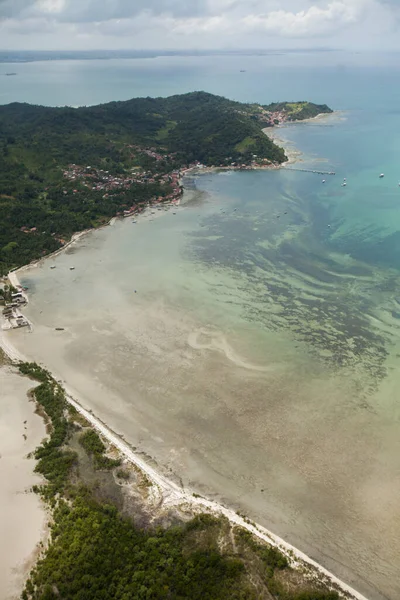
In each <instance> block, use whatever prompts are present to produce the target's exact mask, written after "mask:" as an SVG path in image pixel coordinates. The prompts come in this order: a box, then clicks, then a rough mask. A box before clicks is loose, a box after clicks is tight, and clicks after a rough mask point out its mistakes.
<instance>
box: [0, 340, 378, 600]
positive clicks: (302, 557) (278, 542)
mask: <svg viewBox="0 0 400 600" xmlns="http://www.w3.org/2000/svg"><path fill="white" fill-rule="evenodd" d="M0 348H1V349H2V350H3V352H4V353H5V354H7V356H8V357H9V358H10V359H11V360H12V361H15V362H19V361H23V362H25V361H28V358H27V357H24V356H23V355H22V354H20V353H19V352H18V351H17V350H16V349H15V348H14V347H13V346H12V345H11V344H9V342H7V341H6V340H5V339H4V334H3V333H2V332H0ZM53 376H54V377H55V378H56V379H58V376H57V374H55V373H53ZM63 387H64V390H65V395H66V400H67V402H68V403H69V404H71V405H72V406H73V407H74V408H75V409H76V410H77V411H78V412H79V413H80V414H81V415H82V416H83V417H84V418H85V419H86V420H87V421H88V422H89V423H90V424H91V425H92V427H93V428H94V429H96V430H97V431H98V432H99V433H100V434H101V435H102V436H104V438H105V439H106V440H107V441H108V443H109V444H110V445H111V446H113V447H115V448H116V449H117V450H118V451H119V452H120V454H121V455H122V456H123V457H124V458H125V459H127V460H128V461H129V462H130V463H132V464H133V465H134V466H135V467H137V468H138V469H140V470H141V471H142V472H143V473H144V474H145V475H146V477H148V479H149V480H150V481H151V483H152V485H153V486H154V487H155V489H156V490H157V496H158V497H157V498H156V502H155V503H157V504H158V505H162V506H164V507H165V508H172V507H178V506H180V507H184V508H186V509H188V510H189V511H191V512H193V513H194V514H195V513H196V512H207V511H208V512H210V513H212V514H215V515H218V516H219V515H222V516H225V517H227V518H228V519H229V521H230V522H231V523H233V524H235V525H238V526H240V527H242V528H244V529H246V530H247V531H249V532H250V533H252V534H253V535H255V536H256V537H258V538H259V539H260V540H262V541H264V542H267V543H268V544H270V545H272V546H273V547H276V548H278V549H279V550H281V551H282V552H283V553H284V554H285V555H286V556H287V557H288V559H289V561H290V563H291V564H292V566H293V567H295V568H300V569H301V570H302V571H306V572H307V577H309V578H311V579H314V580H315V579H317V580H319V581H322V582H323V583H325V585H328V586H329V587H331V588H332V589H333V590H335V591H337V592H339V593H340V594H341V595H342V597H344V598H348V599H349V600H368V599H367V598H366V597H365V596H364V595H362V594H361V593H360V592H357V591H356V590H355V589H353V588H352V587H351V586H350V585H348V584H346V583H345V582H344V581H342V580H341V579H339V578H338V577H336V576H335V575H334V574H333V573H331V572H330V571H329V570H328V569H325V567H323V566H322V565H320V564H318V563H317V562H316V561H314V560H313V559H312V558H310V557H309V556H307V555H306V554H305V553H304V552H302V551H301V550H299V549H298V548H296V547H294V546H292V545H291V544H289V543H288V542H286V541H285V540H283V539H282V538H280V537H279V536H277V535H275V534H274V533H273V532H272V531H269V530H268V529H267V528H265V527H263V526H261V525H259V524H257V523H254V522H253V521H250V520H249V519H248V518H247V517H246V516H241V515H239V514H237V513H236V512H234V511H233V510H232V509H230V508H228V507H226V506H224V505H222V504H220V503H218V502H215V501H213V500H209V499H207V498H203V497H200V496H198V495H197V494H195V493H194V492H193V491H192V490H191V489H190V488H189V487H186V488H183V487H181V486H179V485H178V484H176V483H174V482H173V481H172V480H170V479H169V478H167V477H165V476H164V475H162V474H161V473H159V472H158V471H157V470H156V469H154V468H153V467H152V466H151V465H150V464H148V463H147V462H146V461H145V460H143V458H142V457H141V456H140V455H139V454H138V453H136V452H135V451H134V450H133V449H132V447H131V446H130V445H129V444H128V443H127V442H125V441H124V440H123V439H122V438H121V437H120V436H118V435H117V434H116V433H115V432H113V431H112V430H111V429H110V428H108V427H107V425H106V424H105V423H103V422H102V421H101V420H100V419H99V418H97V417H96V416H95V415H94V414H93V412H92V411H91V410H88V409H86V408H84V407H83V406H82V404H81V403H80V402H79V400H78V399H76V397H74V395H73V394H72V392H71V391H70V390H69V389H68V385H65V384H63ZM153 501H154V500H153Z"/></svg>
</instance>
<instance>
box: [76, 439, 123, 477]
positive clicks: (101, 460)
mask: <svg viewBox="0 0 400 600" xmlns="http://www.w3.org/2000/svg"><path fill="white" fill-rule="evenodd" d="M79 443H80V444H81V446H82V447H83V448H84V449H85V450H86V452H87V454H89V456H92V458H93V460H94V464H95V467H96V469H102V470H109V469H114V468H115V467H119V466H120V465H121V460H120V459H119V458H117V459H115V458H109V457H108V456H105V454H104V453H105V451H106V447H105V445H104V444H103V442H102V441H101V439H100V436H99V435H98V434H97V432H96V431H95V430H94V429H87V430H86V431H85V433H82V434H81V436H80V437H79Z"/></svg>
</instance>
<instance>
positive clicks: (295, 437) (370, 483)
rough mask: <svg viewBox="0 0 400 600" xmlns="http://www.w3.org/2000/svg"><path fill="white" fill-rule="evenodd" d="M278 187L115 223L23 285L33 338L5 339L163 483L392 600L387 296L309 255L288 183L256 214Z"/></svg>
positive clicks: (393, 360)
mask: <svg viewBox="0 0 400 600" xmlns="http://www.w3.org/2000/svg"><path fill="white" fill-rule="evenodd" d="M292 176H293V174H290V173H289V172H287V173H284V171H281V172H280V173H275V172H274V173H269V174H268V179H267V178H266V177H267V175H266V174H263V173H260V174H257V175H254V174H252V175H251V177H250V175H247V174H243V176H242V177H240V181H244V182H246V185H248V186H250V187H251V193H250V192H249V201H248V202H247V204H243V202H242V203H237V204H235V201H234V200H232V199H231V198H230V194H223V198H222V199H221V201H217V202H215V205H213V204H212V202H210V201H208V200H207V198H206V199H204V203H203V205H202V207H201V211H200V210H199V208H198V207H196V208H193V207H192V208H191V207H190V206H189V207H188V208H186V209H184V210H182V211H178V212H177V214H176V215H175V216H173V215H172V214H166V215H165V217H164V218H160V219H156V220H155V221H154V222H148V220H146V219H143V220H140V219H139V222H138V223H137V224H135V225H132V224H131V223H130V222H129V221H126V222H124V223H116V224H115V226H114V227H113V228H105V229H103V230H102V231H98V232H96V233H95V234H91V235H89V236H87V237H86V238H83V239H82V240H80V241H79V242H78V243H77V244H76V246H75V247H72V248H70V249H68V250H67V252H66V253H64V254H60V255H59V256H58V257H57V258H56V259H50V260H49V261H44V262H43V263H42V264H41V265H39V266H38V267H36V268H33V269H30V270H28V271H25V272H23V273H22V275H21V281H22V282H23V283H24V284H25V285H27V286H28V287H29V294H30V304H29V305H28V308H27V311H26V314H27V316H28V317H29V318H30V319H31V320H32V322H33V324H34V330H33V333H28V332H27V331H25V330H24V331H14V332H10V333H9V334H7V338H8V339H9V341H10V342H11V343H12V344H15V345H16V346H17V348H18V350H19V351H20V352H21V353H22V354H24V355H27V356H29V357H32V358H34V359H35V360H37V361H39V362H42V363H43V364H44V365H46V367H48V368H50V370H51V371H52V372H53V373H54V374H55V376H56V377H59V378H60V379H63V380H64V381H66V383H67V384H68V388H69V389H71V388H72V390H74V395H75V396H76V397H77V398H80V399H81V401H82V403H83V405H84V406H85V407H87V408H89V409H92V410H93V411H94V413H95V414H96V415H98V416H99V417H100V418H101V419H102V420H103V421H104V422H106V423H107V424H108V425H109V426H111V427H112V428H113V429H114V430H115V431H116V432H117V433H120V434H123V435H124V437H125V439H126V440H127V441H128V442H131V443H132V444H133V445H134V446H136V447H137V448H138V450H139V451H142V452H143V453H145V454H146V455H147V456H149V457H152V458H153V459H154V460H155V461H156V462H157V464H158V466H159V468H160V469H162V470H163V471H164V472H166V473H167V474H168V475H169V476H171V477H173V478H174V479H175V480H176V481H179V480H181V481H182V482H183V483H184V484H185V485H187V484H188V485H190V486H193V487H194V488H195V489H196V490H197V491H198V492H199V493H203V494H204V495H207V496H210V497H213V498H215V499H220V500H221V501H222V502H225V503H227V504H228V505H230V506H232V507H234V508H235V509H240V510H241V511H242V512H246V513H247V514H249V515H250V516H251V517H252V518H254V520H256V521H258V522H260V523H261V524H263V525H265V526H267V527H268V528H269V529H271V530H272V531H274V532H275V533H277V534H278V535H281V536H282V537H283V538H285V539H287V540H288V541H289V542H291V543H292V544H294V545H295V546H297V547H298V548H300V549H302V550H303V551H305V552H306V553H307V554H309V555H310V556H311V557H312V558H314V559H316V560H318V561H319V562H321V563H322V564H323V565H324V566H326V567H327V568H329V569H330V570H331V571H333V572H334V573H335V574H336V575H338V576H339V577H340V578H341V579H343V580H344V581H346V582H348V583H349V584H350V585H352V586H353V587H355V588H356V589H358V590H360V592H362V593H364V594H365V595H366V596H367V597H368V598H370V599H371V600H383V599H387V598H389V599H390V600H398V598H399V597H400V575H399V573H400V507H399V504H398V501H397V498H398V497H399V493H400V480H399V473H400V452H399V449H400V448H399V437H398V423H399V410H398V407H397V404H398V403H397V398H398V397H399V395H400V378H399V375H398V369H397V363H398V360H397V354H400V351H399V350H398V349H396V347H395V346H393V345H392V344H395V345H396V344H397V345H398V346H399V343H398V340H399V339H400V338H399V327H398V325H396V321H395V319H394V318H393V317H392V316H390V315H391V312H390V310H391V309H390V306H391V303H392V302H394V301H395V300H394V299H393V298H392V296H393V294H396V293H397V292H396V291H395V290H397V289H398V288H399V285H400V282H399V281H398V278H397V276H396V274H393V273H391V272H386V271H385V270H379V272H376V270H374V269H373V268H371V267H369V266H368V265H364V264H359V263H358V262H357V261H354V260H353V259H351V260H350V259H349V257H346V256H344V255H342V254H341V253H338V255H337V256H335V255H333V254H332V253H331V252H329V253H327V251H326V249H325V248H324V247H323V245H321V243H320V239H319V238H315V237H313V235H312V229H311V228H310V226H309V222H310V220H311V221H312V219H310V214H309V213H310V209H309V207H308V205H307V202H306V201H305V202H303V203H302V201H301V198H299V197H298V196H297V195H293V193H292V192H291V191H290V185H289V187H288V188H287V189H286V191H287V193H286V194H281V193H280V190H279V193H276V194H274V195H273V198H272V200H271V202H270V203H269V204H268V206H267V205H266V204H265V184H266V183H267V182H268V185H273V184H274V182H278V181H281V180H282V179H283V180H284V181H285V182H286V181H287V180H288V179H291V178H292ZM210 177H211V176H210ZM203 181H206V182H207V181H209V179H208V176H205V179H204V180H203ZM210 181H214V185H216V186H218V188H219V189H220V190H222V192H224V190H225V189H226V186H227V182H232V183H230V184H229V185H231V188H232V187H235V186H236V185H238V184H239V183H240V181H239V178H238V177H237V176H236V175H230V176H228V174H226V175H224V176H218V177H216V176H212V179H210ZM257 182H259V183H258V184H257ZM289 183H290V182H289ZM257 185H259V186H260V185H261V187H258V188H257ZM257 190H259V191H258V192H257ZM228 191H230V190H228ZM283 191H285V190H283ZM220 193H221V192H220ZM257 194H260V196H261V198H260V200H257V197H256V196H257ZM235 209H236V210H235ZM200 213H201V214H200ZM228 213H229V214H228ZM286 213H288V216H286ZM277 214H280V215H281V218H280V219H279V220H278V221H279V225H278V221H277V219H276V216H277ZM290 215H291V217H290V218H289V216H290ZM312 216H313V215H311V217H312ZM271 217H273V218H271ZM285 219H287V221H285ZM203 227H205V228H203ZM256 229H257V230H256ZM289 234H290V235H289ZM260 243H261V244H262V245H260ZM51 265H52V266H55V267H56V268H55V269H50V266H51ZM70 266H75V269H74V270H72V271H71V270H70ZM135 290H136V292H135ZM378 308H379V310H378ZM381 311H382V315H381V314H380V313H381ZM388 319H389V321H388ZM57 327H62V328H64V331H56V328H57ZM396 340H397V341H396ZM388 352H389V353H390V355H389V354H388Z"/></svg>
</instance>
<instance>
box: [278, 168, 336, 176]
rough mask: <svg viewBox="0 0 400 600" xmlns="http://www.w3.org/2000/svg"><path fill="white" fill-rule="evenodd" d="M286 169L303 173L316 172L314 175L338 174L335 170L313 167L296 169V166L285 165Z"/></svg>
mask: <svg viewBox="0 0 400 600" xmlns="http://www.w3.org/2000/svg"><path fill="white" fill-rule="evenodd" d="M285 169H286V171H301V172H302V173H314V175H336V173H335V171H315V170H314V171H313V170H312V169H296V168H294V167H285Z"/></svg>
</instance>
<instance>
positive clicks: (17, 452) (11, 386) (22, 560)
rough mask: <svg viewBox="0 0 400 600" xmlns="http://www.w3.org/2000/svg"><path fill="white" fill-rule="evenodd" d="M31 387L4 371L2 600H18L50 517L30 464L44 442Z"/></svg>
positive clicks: (0, 383)
mask: <svg viewBox="0 0 400 600" xmlns="http://www.w3.org/2000/svg"><path fill="white" fill-rule="evenodd" d="M32 387H33V384H32V381H30V380H29V379H27V378H23V377H21V376H20V375H18V374H17V373H16V371H15V369H13V368H11V367H8V366H3V367H0V390H1V394H0V481H1V485H0V599H1V600H17V599H18V598H19V597H20V595H21V592H22V589H23V587H24V583H25V580H26V578H27V575H28V573H29V570H30V569H31V567H32V566H33V564H34V562H35V560H36V558H37V553H38V544H39V543H40V541H41V540H44V539H45V535H46V522H47V516H46V511H45V509H44V506H43V504H42V503H41V501H40V498H39V496H38V495H37V494H34V493H33V492H32V491H30V490H31V487H32V485H34V484H40V482H41V478H40V477H39V476H37V475H35V474H34V473H33V469H34V466H35V462H34V460H33V459H28V458H27V455H28V454H29V453H30V452H32V451H33V450H34V449H35V448H36V447H37V446H38V445H39V444H40V442H41V441H42V439H43V438H44V437H45V426H44V423H43V419H42V418H41V417H39V416H38V415H37V414H35V412H34V411H35V405H34V403H33V402H30V401H29V399H28V396H27V392H28V390H29V389H31V388H32Z"/></svg>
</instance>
